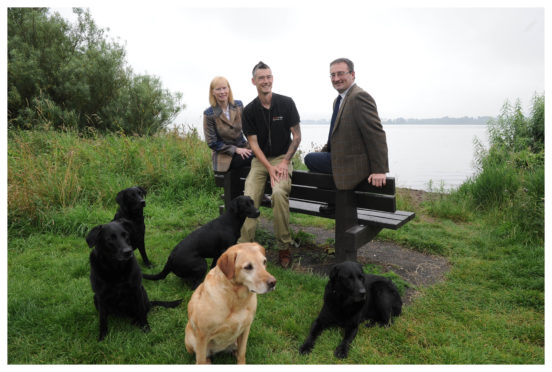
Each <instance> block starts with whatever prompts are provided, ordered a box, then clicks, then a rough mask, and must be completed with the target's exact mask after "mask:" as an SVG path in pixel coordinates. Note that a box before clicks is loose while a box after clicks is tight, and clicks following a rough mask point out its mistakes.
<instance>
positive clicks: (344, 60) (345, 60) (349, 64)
mask: <svg viewBox="0 0 552 372" xmlns="http://www.w3.org/2000/svg"><path fill="white" fill-rule="evenodd" d="M336 63H346V64H347V68H348V69H349V72H354V71H355V64H354V63H353V61H351V60H350V59H348V58H338V59H336V60H335V61H333V62H332V63H330V67H332V66H333V65H335V64H336Z"/></svg>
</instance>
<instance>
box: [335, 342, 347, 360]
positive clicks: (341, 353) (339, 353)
mask: <svg viewBox="0 0 552 372" xmlns="http://www.w3.org/2000/svg"><path fill="white" fill-rule="evenodd" d="M348 354H349V350H348V349H347V347H346V346H342V345H339V346H338V347H337V349H335V351H334V355H335V357H336V358H339V359H344V358H347V355H348Z"/></svg>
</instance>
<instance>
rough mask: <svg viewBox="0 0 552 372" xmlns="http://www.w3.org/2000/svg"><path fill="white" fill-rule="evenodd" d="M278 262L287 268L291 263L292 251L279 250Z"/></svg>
mask: <svg viewBox="0 0 552 372" xmlns="http://www.w3.org/2000/svg"><path fill="white" fill-rule="evenodd" d="M278 262H279V263H280V266H282V267H283V268H284V269H287V268H288V267H289V265H290V264H291V251H290V250H289V249H281V250H279V251H278Z"/></svg>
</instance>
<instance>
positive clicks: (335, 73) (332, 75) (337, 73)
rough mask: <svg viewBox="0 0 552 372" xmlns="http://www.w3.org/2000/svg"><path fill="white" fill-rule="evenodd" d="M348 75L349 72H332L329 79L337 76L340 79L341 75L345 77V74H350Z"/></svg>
mask: <svg viewBox="0 0 552 372" xmlns="http://www.w3.org/2000/svg"><path fill="white" fill-rule="evenodd" d="M350 73H351V71H338V72H332V73H331V74H330V78H332V79H333V78H334V77H336V76H337V77H342V76H343V75H345V74H350Z"/></svg>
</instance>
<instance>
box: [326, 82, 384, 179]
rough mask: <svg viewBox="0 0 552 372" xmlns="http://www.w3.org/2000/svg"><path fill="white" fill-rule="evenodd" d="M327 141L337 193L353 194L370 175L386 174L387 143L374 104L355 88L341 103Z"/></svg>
mask: <svg viewBox="0 0 552 372" xmlns="http://www.w3.org/2000/svg"><path fill="white" fill-rule="evenodd" d="M334 105H335V101H334ZM330 141H331V159H332V172H333V179H334V182H335V186H336V187H337V189H338V190H352V189H354V188H355V187H356V186H357V185H358V184H359V183H360V182H361V181H362V180H364V179H367V178H368V176H369V175H370V174H372V173H387V172H389V161H388V158H387V139H386V135H385V131H384V130H383V126H382V125H381V121H380V119H379V116H378V110H377V107H376V102H375V101H374V99H373V98H372V97H371V96H370V95H369V94H368V93H367V92H365V91H364V90H363V89H362V88H360V87H359V86H357V85H356V84H354V85H353V86H351V88H350V89H349V91H348V92H347V95H346V96H345V98H344V99H343V102H341V107H340V108H339V112H338V114H337V118H336V121H335V124H334V128H333V131H332V133H331V136H330ZM326 148H327V146H326ZM322 151H325V149H322Z"/></svg>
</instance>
